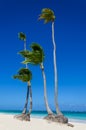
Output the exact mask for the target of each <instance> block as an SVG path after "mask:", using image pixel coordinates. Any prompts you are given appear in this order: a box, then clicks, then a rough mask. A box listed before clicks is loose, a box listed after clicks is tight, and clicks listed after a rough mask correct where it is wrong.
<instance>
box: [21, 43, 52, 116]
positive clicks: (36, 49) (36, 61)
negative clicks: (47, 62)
mask: <svg viewBox="0 0 86 130" xmlns="http://www.w3.org/2000/svg"><path fill="white" fill-rule="evenodd" d="M30 47H31V48H32V51H21V52H20V54H22V55H23V56H24V57H26V60H25V61H24V62H23V63H24V64H26V63H27V64H28V63H30V64H33V65H40V68H41V70H42V76H43V82H44V101H45V106H46V109H47V112H48V115H49V116H50V115H53V112H52V111H51V109H50V107H49V104H48V99H47V90H46V75H45V72H44V65H43V61H44V57H45V56H44V52H43V49H42V47H41V46H40V45H39V44H37V43H33V44H32V45H31V46H30Z"/></svg>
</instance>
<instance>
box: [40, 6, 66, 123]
mask: <svg viewBox="0 0 86 130" xmlns="http://www.w3.org/2000/svg"><path fill="white" fill-rule="evenodd" d="M39 20H44V23H48V22H52V43H53V60H54V77H55V80H54V85H55V106H56V112H57V114H58V116H60V117H62V118H63V114H62V112H61V111H60V109H59V106H58V77H57V65H56V43H55V37H54V21H55V15H54V12H53V11H52V10H51V9H49V8H44V9H42V12H41V14H40V16H39ZM63 120H64V119H63ZM67 121H68V120H66V122H67Z"/></svg>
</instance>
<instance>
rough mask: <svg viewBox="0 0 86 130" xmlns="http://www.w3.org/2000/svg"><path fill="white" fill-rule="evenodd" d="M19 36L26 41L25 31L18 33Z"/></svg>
mask: <svg viewBox="0 0 86 130" xmlns="http://www.w3.org/2000/svg"><path fill="white" fill-rule="evenodd" d="M18 38H19V39H20V40H23V41H26V35H25V34H24V33H23V32H20V33H18Z"/></svg>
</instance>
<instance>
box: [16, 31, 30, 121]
mask: <svg viewBox="0 0 86 130" xmlns="http://www.w3.org/2000/svg"><path fill="white" fill-rule="evenodd" d="M18 38H19V39H20V40H22V41H24V51H26V35H25V34H24V33H23V32H20V33H18ZM25 59H26V58H25ZM27 68H28V66H27V64H26V69H27ZM30 86H31V85H30V82H28V85H27V95H26V101H25V105H24V109H23V111H22V114H21V115H17V116H15V117H16V118H18V119H22V118H23V117H25V116H26V115H25V114H26V112H27V105H28V98H29V93H30V95H32V94H31V93H32V90H31V87H30ZM29 90H30V91H29ZM30 99H31V100H32V98H30ZM30 109H32V105H30Z"/></svg>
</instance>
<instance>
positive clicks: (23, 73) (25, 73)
mask: <svg viewBox="0 0 86 130" xmlns="http://www.w3.org/2000/svg"><path fill="white" fill-rule="evenodd" d="M13 78H14V79H19V80H21V81H23V82H28V81H30V80H31V79H32V73H31V71H30V70H29V69H26V68H22V69H20V70H19V71H18V74H17V75H14V76H13Z"/></svg>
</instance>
